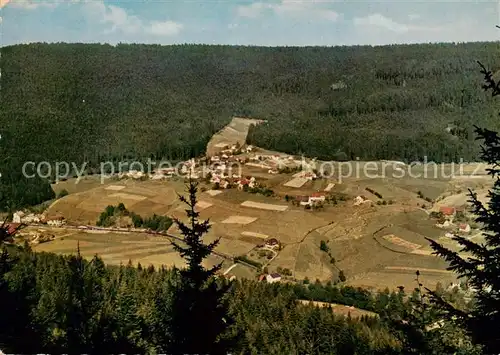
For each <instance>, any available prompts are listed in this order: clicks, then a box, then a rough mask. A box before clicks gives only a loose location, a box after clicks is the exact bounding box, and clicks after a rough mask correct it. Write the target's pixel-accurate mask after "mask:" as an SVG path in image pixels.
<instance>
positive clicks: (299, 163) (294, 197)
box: [9, 118, 488, 289]
mask: <svg viewBox="0 0 500 355" xmlns="http://www.w3.org/2000/svg"><path fill="white" fill-rule="evenodd" d="M257 123H258V122H257ZM257 123H256V121H255V120H248V119H242V118H234V119H233V121H232V122H231V124H230V125H229V126H228V127H226V128H225V129H224V130H222V131H221V132H219V133H218V134H217V135H215V136H214V138H213V139H212V140H211V142H210V143H209V145H208V147H207V154H206V155H205V156H203V157H199V158H193V159H190V160H188V161H186V162H183V163H181V164H178V165H176V166H175V167H172V166H170V167H166V168H165V167H162V168H160V169H156V170H155V171H152V172H151V174H147V173H144V172H141V171H135V170H129V171H123V172H120V173H119V174H116V175H114V176H111V177H107V178H106V179H105V181H104V183H102V184H101V183H100V181H99V180H100V178H101V177H99V176H86V177H85V178H83V180H82V181H80V182H79V183H78V184H75V183H74V181H72V179H69V180H67V181H61V182H59V183H58V184H55V185H54V190H55V191H56V192H61V191H63V190H64V191H65V194H64V196H62V197H60V198H58V199H57V200H55V201H53V202H52V203H51V204H50V205H49V206H48V207H47V208H46V209H45V210H43V211H39V212H30V211H18V212H16V213H14V216H13V218H12V223H10V225H9V228H14V229H15V228H18V227H19V226H20V225H21V224H26V225H27V226H26V228H23V229H22V230H19V231H18V232H17V234H16V236H15V238H14V239H16V240H15V241H13V242H28V243H30V244H32V245H33V247H34V248H35V249H36V250H40V251H51V252H59V253H74V252H76V250H77V247H78V250H79V251H80V253H81V254H82V255H84V256H88V257H92V256H93V255H95V254H99V255H100V256H101V257H102V258H103V260H104V261H105V262H108V263H111V264H113V263H114V264H120V263H127V262H128V261H129V260H130V261H131V262H133V263H134V264H136V263H141V264H142V265H147V264H151V265H155V266H160V265H167V266H172V265H176V266H182V265H183V260H182V259H181V258H179V256H178V255H177V254H176V253H175V252H173V250H172V248H171V246H170V244H169V243H170V240H172V238H180V231H179V230H178V229H177V227H176V225H175V223H169V226H168V229H167V230H160V231H158V230H156V231H155V230H152V229H151V228H148V227H144V226H138V225H135V222H133V218H129V215H128V214H125V215H124V216H120V218H116V220H117V221H119V222H116V223H114V224H113V225H106V226H102V225H101V226H98V225H96V221H98V220H99V218H100V216H101V215H102V213H103V211H105V210H106V209H108V207H109V206H119V205H120V204H122V205H123V208H122V209H123V210H124V209H126V210H127V211H129V210H130V211H132V212H133V214H134V215H135V216H139V215H140V216H151V215H154V216H165V217H168V218H179V219H181V220H182V219H183V218H185V206H183V205H182V203H180V201H179V199H178V194H185V183H186V181H187V179H188V178H190V179H193V180H195V181H197V182H198V184H199V186H198V187H199V190H198V204H197V206H196V209H197V210H198V211H199V212H200V218H202V219H209V220H210V223H211V229H210V232H209V233H208V234H207V235H206V237H205V242H206V243H207V242H211V241H214V240H216V239H218V238H220V242H219V245H218V246H217V248H216V251H217V253H214V255H212V256H210V257H209V258H208V259H207V260H206V263H207V265H215V264H217V263H220V262H222V263H223V265H224V268H223V269H222V271H221V274H222V275H224V277H228V278H258V279H259V280H261V281H267V282H271V283H272V282H297V281H300V282H303V281H304V280H311V281H313V282H314V281H315V280H318V281H319V282H333V283H347V284H350V285H353V286H360V287H366V288H374V289H377V288H384V287H386V286H387V287H392V288H395V287H398V286H400V285H404V286H405V287H410V288H412V287H413V283H414V272H415V271H416V270H420V271H421V273H422V275H423V277H425V278H426V282H427V284H428V285H430V286H432V285H435V284H437V283H442V284H450V283H453V282H455V281H456V280H455V278H454V276H453V275H452V274H451V273H450V272H449V271H447V270H446V266H447V265H446V263H445V262H444V261H443V260H441V259H440V258H438V257H436V256H434V255H432V252H431V249H430V247H429V245H428V242H427V241H426V239H425V238H432V239H434V240H437V241H439V242H440V243H442V244H443V245H446V246H447V247H451V248H454V247H456V246H455V245H454V244H453V243H454V242H453V241H452V239H451V237H452V236H453V235H454V234H457V233H458V234H461V235H463V236H467V237H468V238H471V239H474V240H476V241H477V240H480V239H481V238H484V237H483V235H482V233H481V232H480V231H479V229H478V228H479V226H478V225H477V224H476V223H475V222H473V217H472V216H471V215H470V214H469V212H468V208H467V196H466V191H467V188H470V187H472V188H475V189H479V190H480V192H482V193H483V195H484V196H485V191H486V190H487V187H488V180H486V177H484V176H482V175H480V176H479V178H475V179H472V178H471V179H467V178H463V177H460V178H457V179H449V178H447V179H445V178H439V177H438V178H435V179H434V178H432V179H416V178H409V177H407V178H400V179H396V178H392V177H391V176H380V177H373V176H371V177H367V176H363V175H361V176H346V177H344V178H343V179H342V180H340V179H339V175H338V174H340V169H337V170H336V171H335V172H333V173H331V172H330V173H329V174H326V173H325V172H328V171H325V170H324V169H323V168H322V162H320V161H317V160H316V159H314V158H305V157H302V156H292V155H288V154H284V153H279V152H270V151H266V150H263V149H260V148H258V147H254V146H252V145H247V144H246V135H247V132H248V127H249V126H250V125H251V124H257ZM357 163H358V164H368V163H369V162H361V163H360V162H357ZM371 163H374V162H371ZM380 163H381V162H375V165H376V166H378V167H382V164H380ZM339 164H340V163H339ZM391 164H392V165H391ZM391 164H383V168H384V169H386V168H387V166H389V169H396V168H398V167H399V168H400V166H401V164H402V163H400V162H394V163H391ZM396 165H397V166H396ZM339 168H340V167H339ZM325 175H326V176H325ZM484 196H483V197H484ZM115 211H116V209H115ZM127 213H128V212H127ZM131 215H132V214H130V216H131ZM457 251H458V250H457Z"/></svg>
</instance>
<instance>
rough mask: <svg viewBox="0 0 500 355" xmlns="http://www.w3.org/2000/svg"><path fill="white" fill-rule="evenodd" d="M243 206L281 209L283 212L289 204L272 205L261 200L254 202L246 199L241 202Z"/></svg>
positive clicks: (272, 209)
mask: <svg viewBox="0 0 500 355" xmlns="http://www.w3.org/2000/svg"><path fill="white" fill-rule="evenodd" d="M241 206H243V207H250V208H257V209H260V210H267V211H279V212H283V211H286V210H287V209H288V206H286V205H272V204H269V203H260V202H254V201H245V202H243V203H242V204H241Z"/></svg>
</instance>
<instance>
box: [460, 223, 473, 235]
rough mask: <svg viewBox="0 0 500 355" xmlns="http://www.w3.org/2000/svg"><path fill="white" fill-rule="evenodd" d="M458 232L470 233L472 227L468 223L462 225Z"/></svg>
mask: <svg viewBox="0 0 500 355" xmlns="http://www.w3.org/2000/svg"><path fill="white" fill-rule="evenodd" d="M458 230H459V231H460V232H462V233H469V232H470V225H468V224H467V223H462V224H460V225H459V226H458Z"/></svg>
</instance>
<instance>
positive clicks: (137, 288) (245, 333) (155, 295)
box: [0, 248, 410, 355]
mask: <svg viewBox="0 0 500 355" xmlns="http://www.w3.org/2000/svg"><path fill="white" fill-rule="evenodd" d="M75 253H76V251H75ZM180 277H181V274H180V272H179V270H177V269H173V270H167V269H163V268H161V269H159V270H155V269H154V268H153V267H148V268H143V267H141V266H140V265H139V267H138V268H137V267H136V266H134V265H131V264H129V265H123V266H120V267H115V266H105V265H104V263H103V261H102V260H101V259H100V258H98V257H95V258H94V259H93V260H91V261H86V260H84V259H82V258H81V257H80V256H79V255H75V256H66V257H65V256H57V255H54V254H47V253H33V252H31V251H29V250H13V249H10V248H9V249H4V250H3V252H2V253H1V254H0V298H1V299H2V302H1V303H0V314H2V317H1V318H0V349H2V350H3V351H4V352H7V353H40V352H44V353H64V352H66V353H68V352H69V353H95V354H109V353H147V352H153V353H154V352H155V351H156V352H160V353H161V351H162V350H164V351H166V350H168V349H165V346H166V345H167V344H168V343H169V341H170V339H169V336H170V335H169V332H171V331H172V330H171V329H169V327H170V326H171V325H170V319H169V317H171V312H172V310H171V307H172V302H173V300H174V297H175V294H176V292H179V279H180ZM224 282H226V281H223V280H220V283H224ZM407 296H408V295H407V294H405V292H392V293H390V292H389V291H386V292H381V293H379V294H371V293H369V292H367V291H365V290H362V289H356V288H350V287H335V286H332V285H321V284H317V283H316V284H315V283H312V284H310V285H300V284H298V285H286V284H274V285H271V284H266V283H259V282H256V281H242V282H240V281H238V282H232V283H231V284H230V291H229V293H228V295H227V297H228V300H229V316H231V318H232V319H234V323H233V325H232V326H231V327H230V328H229V329H228V330H227V334H226V336H227V337H228V338H231V339H233V341H232V342H231V344H233V345H232V349H233V350H234V352H233V353H234V354H305V353H307V354H346V355H347V354H367V355H368V354H370V355H371V354H405V351H404V349H402V342H401V340H400V338H399V337H398V334H397V332H396V331H395V330H394V329H391V328H390V319H392V318H394V317H397V316H398V315H399V316H402V315H403V313H404V312H405V310H408V309H409V308H410V303H409V302H408V301H407ZM301 298H302V299H317V300H318V299H319V300H325V301H327V300H329V301H335V302H341V303H345V304H348V305H355V306H358V307H362V308H365V309H371V310H373V311H377V312H379V313H380V314H381V317H380V318H372V317H366V316H365V317H363V318H361V319H350V318H346V317H344V316H340V315H335V314H334V313H333V312H332V311H331V310H330V309H320V308H317V307H314V306H305V305H300V304H299V303H298V302H297V300H298V299H301ZM204 316H205V315H204ZM190 321H191V320H189V319H188V320H186V322H188V323H189V322H190ZM205 326H206V327H210V323H209V322H208V319H207V323H206V325H205ZM26 339H30V341H26Z"/></svg>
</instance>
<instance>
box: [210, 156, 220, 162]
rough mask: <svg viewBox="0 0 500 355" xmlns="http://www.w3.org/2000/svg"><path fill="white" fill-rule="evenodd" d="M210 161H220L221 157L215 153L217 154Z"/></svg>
mask: <svg viewBox="0 0 500 355" xmlns="http://www.w3.org/2000/svg"><path fill="white" fill-rule="evenodd" d="M210 161H212V162H216V161H220V158H219V157H218V156H217V155H215V156H213V157H211V158H210Z"/></svg>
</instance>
